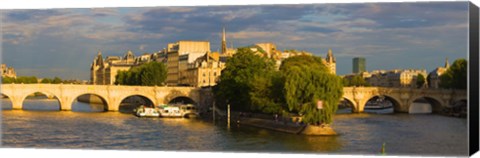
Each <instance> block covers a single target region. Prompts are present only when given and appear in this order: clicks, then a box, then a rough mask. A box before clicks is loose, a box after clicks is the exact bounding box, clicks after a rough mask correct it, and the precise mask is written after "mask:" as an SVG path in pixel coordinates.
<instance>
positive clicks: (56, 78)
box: [52, 77, 62, 84]
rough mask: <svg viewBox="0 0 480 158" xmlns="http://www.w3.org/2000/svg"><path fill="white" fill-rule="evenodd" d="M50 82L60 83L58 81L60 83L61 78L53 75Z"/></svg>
mask: <svg viewBox="0 0 480 158" xmlns="http://www.w3.org/2000/svg"><path fill="white" fill-rule="evenodd" d="M52 83H53V84H60V83H62V79H60V78H59V77H54V78H53V80H52Z"/></svg>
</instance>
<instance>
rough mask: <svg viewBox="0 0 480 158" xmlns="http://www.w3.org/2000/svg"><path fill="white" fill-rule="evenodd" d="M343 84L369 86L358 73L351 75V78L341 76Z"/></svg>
mask: <svg viewBox="0 0 480 158" xmlns="http://www.w3.org/2000/svg"><path fill="white" fill-rule="evenodd" d="M342 82H343V85H344V86H348V87H351V86H366V87H368V86H370V84H369V83H368V82H367V81H365V79H364V78H363V77H362V76H360V75H355V76H353V77H352V78H346V77H345V78H343V81H342Z"/></svg>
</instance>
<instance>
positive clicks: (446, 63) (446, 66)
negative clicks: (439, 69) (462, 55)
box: [445, 58, 450, 69]
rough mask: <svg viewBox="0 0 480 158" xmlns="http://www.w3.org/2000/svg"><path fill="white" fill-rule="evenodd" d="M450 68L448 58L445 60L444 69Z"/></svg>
mask: <svg viewBox="0 0 480 158" xmlns="http://www.w3.org/2000/svg"><path fill="white" fill-rule="evenodd" d="M448 67H450V63H448V58H445V68H446V69H448Z"/></svg>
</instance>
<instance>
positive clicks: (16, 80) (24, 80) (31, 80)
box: [2, 76, 38, 84]
mask: <svg viewBox="0 0 480 158" xmlns="http://www.w3.org/2000/svg"><path fill="white" fill-rule="evenodd" d="M2 83H4V84H8V83H24V84H32V83H38V80H37V77H35V76H19V77H17V78H12V77H2Z"/></svg>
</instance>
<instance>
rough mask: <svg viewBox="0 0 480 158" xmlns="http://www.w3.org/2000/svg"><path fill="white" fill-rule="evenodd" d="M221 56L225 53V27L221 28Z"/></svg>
mask: <svg viewBox="0 0 480 158" xmlns="http://www.w3.org/2000/svg"><path fill="white" fill-rule="evenodd" d="M221 53H222V54H225V53H227V37H226V35H225V27H223V32H222V52H221Z"/></svg>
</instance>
